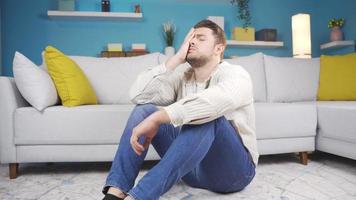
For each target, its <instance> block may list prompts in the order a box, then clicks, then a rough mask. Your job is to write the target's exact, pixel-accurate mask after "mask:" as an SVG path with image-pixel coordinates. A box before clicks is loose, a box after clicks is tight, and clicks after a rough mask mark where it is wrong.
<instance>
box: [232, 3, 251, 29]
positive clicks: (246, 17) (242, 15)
mask: <svg viewBox="0 0 356 200" xmlns="http://www.w3.org/2000/svg"><path fill="white" fill-rule="evenodd" d="M230 3H231V4H232V5H236V7H237V9H238V15H237V18H238V19H239V20H242V21H243V28H245V29H246V28H247V27H248V26H250V25H251V15H250V9H249V6H248V4H249V0H231V1H230Z"/></svg>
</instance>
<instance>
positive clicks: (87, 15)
mask: <svg viewBox="0 0 356 200" xmlns="http://www.w3.org/2000/svg"><path fill="white" fill-rule="evenodd" d="M47 14H48V16H49V17H51V18H58V19H59V18H60V19H76V18H80V19H95V20H98V19H99V20H140V19H142V13H133V12H87V11H57V10H49V11H48V12H47Z"/></svg>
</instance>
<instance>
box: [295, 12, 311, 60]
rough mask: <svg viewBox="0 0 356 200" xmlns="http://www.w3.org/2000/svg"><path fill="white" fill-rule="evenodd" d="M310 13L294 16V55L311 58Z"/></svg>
mask: <svg viewBox="0 0 356 200" xmlns="http://www.w3.org/2000/svg"><path fill="white" fill-rule="evenodd" d="M310 35H311V34H310V15H309V14H302V13H301V14H296V15H293V16H292V39H293V57H295V58H311V36H310Z"/></svg>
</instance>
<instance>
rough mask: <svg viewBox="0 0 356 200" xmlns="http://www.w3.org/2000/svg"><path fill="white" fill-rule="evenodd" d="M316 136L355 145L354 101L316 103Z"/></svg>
mask: <svg viewBox="0 0 356 200" xmlns="http://www.w3.org/2000/svg"><path fill="white" fill-rule="evenodd" d="M317 108H318V128H319V129H318V134H320V135H322V136H323V137H327V138H332V139H336V140H341V141H345V142H352V143H356V101H318V103H317Z"/></svg>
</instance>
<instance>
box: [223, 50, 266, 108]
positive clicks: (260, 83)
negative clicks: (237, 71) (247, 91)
mask: <svg viewBox="0 0 356 200" xmlns="http://www.w3.org/2000/svg"><path fill="white" fill-rule="evenodd" d="M225 61H227V62H229V63H231V64H235V65H240V66H242V67H243V68H244V69H245V70H246V71H247V72H248V73H249V74H250V76H251V80H252V83H253V97H254V100H255V101H256V102H265V101H266V98H267V97H266V77H265V67H264V64H263V54H262V53H256V54H253V55H250V56H242V57H237V58H232V59H225Z"/></svg>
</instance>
